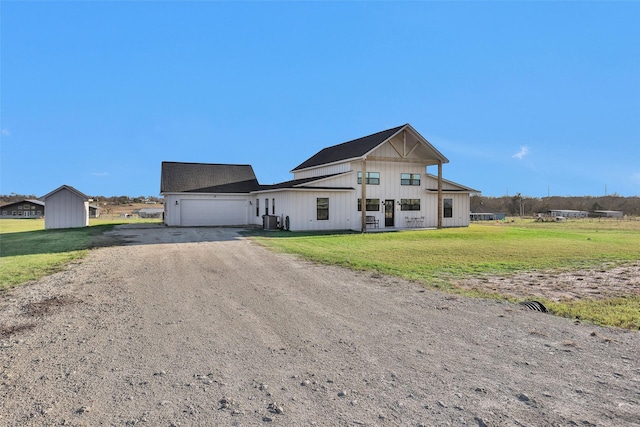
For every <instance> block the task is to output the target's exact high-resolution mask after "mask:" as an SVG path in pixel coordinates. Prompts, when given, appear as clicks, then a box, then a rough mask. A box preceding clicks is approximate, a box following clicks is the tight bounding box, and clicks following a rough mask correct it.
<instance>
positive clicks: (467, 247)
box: [256, 220, 640, 329]
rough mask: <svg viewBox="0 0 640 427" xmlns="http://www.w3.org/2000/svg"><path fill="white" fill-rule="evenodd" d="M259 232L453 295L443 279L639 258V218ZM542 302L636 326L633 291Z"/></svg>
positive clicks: (331, 260)
mask: <svg viewBox="0 0 640 427" xmlns="http://www.w3.org/2000/svg"><path fill="white" fill-rule="evenodd" d="M261 234H262V235H259V236H256V239H257V240H258V241H259V242H260V243H262V244H263V245H265V246H267V247H270V248H273V249H276V250H280V251H283V252H288V253H293V254H297V255H300V256H302V257H304V258H307V259H310V260H313V261H316V262H321V263H327V264H333V265H340V266H344V267H349V268H352V269H356V270H374V271H378V272H380V273H384V274H392V275H396V276H399V277H403V278H406V279H410V280H417V281H420V282H422V283H424V284H425V285H428V286H433V287H438V288H441V289H444V290H448V291H450V292H457V293H464V292H463V291H461V290H459V289H454V288H452V286H451V284H450V283H451V281H452V280H453V279H459V278H463V277H466V276H474V275H487V274H491V275H509V274H513V273H516V272H521V271H525V270H540V269H545V270H547V269H562V270H570V269H576V268H589V267H601V266H603V265H607V266H613V265H618V264H623V263H629V262H634V261H637V260H640V221H624V222H623V221H580V222H578V221H576V222H567V223H536V222H533V221H531V220H529V221H517V222H513V223H511V222H505V223H490V224H472V225H471V226H470V227H468V228H455V229H443V230H424V231H403V232H397V233H367V234H361V233H338V234H330V233H329V234H321V233H316V234H302V233H300V234H298V233H286V232H270V233H261ZM474 295H478V294H477V293H474ZM485 296H490V295H489V294H487V295H485ZM491 296H492V297H495V295H491ZM545 302H546V303H547V304H549V305H550V306H551V307H552V308H553V310H554V312H556V313H558V314H562V315H564V316H568V317H579V318H580V319H583V320H590V321H594V322H598V323H602V324H608V325H616V326H623V327H630V328H634V329H637V328H640V298H639V297H637V296H635V297H634V296H629V298H625V299H623V300H618V301H611V300H608V301H605V302H602V301H600V302H586V303H583V304H582V305H579V304H573V303H552V302H549V301H545ZM584 304H587V306H586V307H585V306H584ZM589 304H590V305H589ZM616 311H618V312H620V316H618V315H617V314H616ZM590 312H592V313H594V314H593V315H591V314H590Z"/></svg>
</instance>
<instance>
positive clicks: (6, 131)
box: [0, 129, 11, 136]
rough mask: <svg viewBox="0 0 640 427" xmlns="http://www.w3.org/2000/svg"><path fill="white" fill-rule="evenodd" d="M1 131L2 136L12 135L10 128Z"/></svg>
mask: <svg viewBox="0 0 640 427" xmlns="http://www.w3.org/2000/svg"><path fill="white" fill-rule="evenodd" d="M0 133H2V136H9V135H11V132H9V129H2V131H0Z"/></svg>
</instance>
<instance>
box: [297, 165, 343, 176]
mask: <svg viewBox="0 0 640 427" xmlns="http://www.w3.org/2000/svg"><path fill="white" fill-rule="evenodd" d="M350 170H351V169H350V168H349V163H338V164H335V165H327V166H323V167H318V168H314V169H307V170H302V171H295V172H293V179H305V178H313V177H316V176H326V175H335V174H337V173H343V172H349V171H350Z"/></svg>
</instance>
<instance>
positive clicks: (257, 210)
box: [256, 199, 260, 216]
mask: <svg viewBox="0 0 640 427" xmlns="http://www.w3.org/2000/svg"><path fill="white" fill-rule="evenodd" d="M256 216H260V199H256Z"/></svg>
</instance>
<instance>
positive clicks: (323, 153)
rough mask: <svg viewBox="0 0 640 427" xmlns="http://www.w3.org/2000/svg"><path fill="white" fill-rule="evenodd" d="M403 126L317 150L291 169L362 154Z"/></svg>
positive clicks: (304, 167)
mask: <svg viewBox="0 0 640 427" xmlns="http://www.w3.org/2000/svg"><path fill="white" fill-rule="evenodd" d="M405 126H406V125H402V126H398V127H395V128H393V129H387V130H383V131H382V132H378V133H374V134H372V135H367V136H363V137H362V138H358V139H354V140H352V141H347V142H343V143H342V144H338V145H334V146H332V147H327V148H325V149H323V150H320V151H318V152H317V153H316V154H314V155H313V156H312V157H310V158H309V159H307V160H306V161H305V162H303V163H302V164H300V165H298V166H297V167H296V168H295V169H293V170H294V171H297V170H301V169H306V168H310V167H313V166H318V165H322V164H327V163H333V162H338V161H340V160H346V159H353V158H356V157H361V156H364V155H365V154H367V153H368V152H369V151H371V150H373V149H374V148H376V147H377V146H378V145H380V144H382V143H383V142H385V141H386V140H387V139H389V138H391V137H392V136H393V135H395V134H396V133H397V132H398V131H400V129H402V128H403V127H405Z"/></svg>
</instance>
